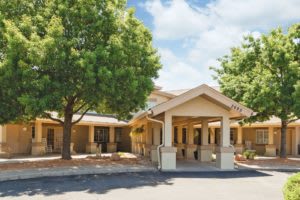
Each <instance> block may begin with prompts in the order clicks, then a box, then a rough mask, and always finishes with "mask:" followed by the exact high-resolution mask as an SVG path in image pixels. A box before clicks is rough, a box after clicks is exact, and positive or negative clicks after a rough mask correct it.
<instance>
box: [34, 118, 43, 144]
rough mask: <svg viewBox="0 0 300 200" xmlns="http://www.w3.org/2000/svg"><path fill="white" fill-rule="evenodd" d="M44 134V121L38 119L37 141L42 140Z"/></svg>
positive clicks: (36, 127) (36, 124)
mask: <svg viewBox="0 0 300 200" xmlns="http://www.w3.org/2000/svg"><path fill="white" fill-rule="evenodd" d="M42 136H43V128H42V122H40V121H36V122H35V139H34V141H35V142H42Z"/></svg>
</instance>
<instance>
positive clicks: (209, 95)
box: [150, 84, 254, 119]
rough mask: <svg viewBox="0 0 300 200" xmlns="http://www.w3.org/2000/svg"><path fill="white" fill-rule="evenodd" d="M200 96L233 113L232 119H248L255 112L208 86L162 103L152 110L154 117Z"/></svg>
mask: <svg viewBox="0 0 300 200" xmlns="http://www.w3.org/2000/svg"><path fill="white" fill-rule="evenodd" d="M198 96H203V97H204V98H206V99H208V100H209V101H212V102H214V103H216V104H217V105H219V106H222V107H223V108H225V109H227V110H228V111H229V112H231V113H232V116H234V117H232V118H235V119H239V118H246V117H250V116H252V115H254V112H253V110H251V109H249V108H247V107H245V106H243V105H242V104H240V103H238V102H236V101H234V100H232V99H230V98H228V97H227V96H225V95H223V94H222V93H220V92H218V91H217V90H215V89H213V88H211V87H209V86H208V85H206V84H203V85H200V86H198V87H196V88H194V89H191V90H189V91H187V92H185V93H183V94H181V95H179V96H176V97H174V98H173V99H170V100H169V101H167V102H164V103H161V104H159V105H157V106H154V107H153V108H151V109H150V110H151V113H152V116H156V115H159V114H161V113H163V112H166V111H168V110H170V109H172V108H174V107H176V106H178V105H181V104H183V103H185V102H187V101H189V100H192V99H194V98H196V97H198Z"/></svg>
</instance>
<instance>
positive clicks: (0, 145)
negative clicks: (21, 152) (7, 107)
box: [0, 125, 11, 158]
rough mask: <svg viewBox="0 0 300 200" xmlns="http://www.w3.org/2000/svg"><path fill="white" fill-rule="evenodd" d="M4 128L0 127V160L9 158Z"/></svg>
mask: <svg viewBox="0 0 300 200" xmlns="http://www.w3.org/2000/svg"><path fill="white" fill-rule="evenodd" d="M6 137H7V134H6V126H5V125H3V126H0V158H10V156H11V154H10V152H9V148H8V145H7V143H6Z"/></svg>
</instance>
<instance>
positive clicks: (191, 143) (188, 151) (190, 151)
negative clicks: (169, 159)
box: [186, 122, 197, 160]
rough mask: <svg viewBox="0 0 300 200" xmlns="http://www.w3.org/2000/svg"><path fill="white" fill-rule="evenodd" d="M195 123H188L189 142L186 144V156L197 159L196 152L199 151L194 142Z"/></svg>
mask: <svg viewBox="0 0 300 200" xmlns="http://www.w3.org/2000/svg"><path fill="white" fill-rule="evenodd" d="M194 131H195V130H194V125H193V124H192V123H191V122H190V123H189V124H188V144H187V145H186V158H187V159H189V160H195V155H194V152H195V151H197V145H195V144H194Z"/></svg>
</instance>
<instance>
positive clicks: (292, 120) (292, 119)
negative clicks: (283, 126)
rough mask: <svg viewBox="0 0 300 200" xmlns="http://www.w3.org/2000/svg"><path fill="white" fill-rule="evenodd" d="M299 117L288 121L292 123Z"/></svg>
mask: <svg viewBox="0 0 300 200" xmlns="http://www.w3.org/2000/svg"><path fill="white" fill-rule="evenodd" d="M298 119H300V118H296V119H291V120H289V121H288V124H289V123H292V122H295V121H297V120H298Z"/></svg>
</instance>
